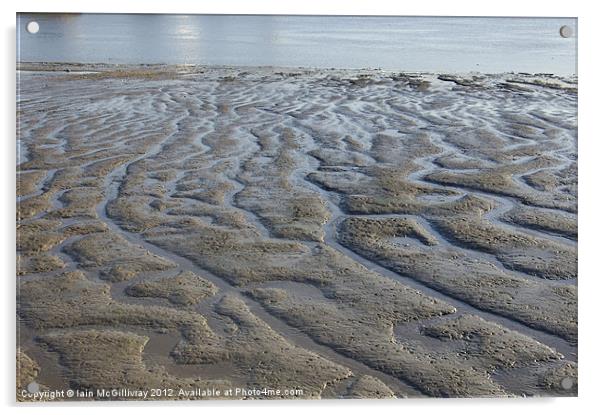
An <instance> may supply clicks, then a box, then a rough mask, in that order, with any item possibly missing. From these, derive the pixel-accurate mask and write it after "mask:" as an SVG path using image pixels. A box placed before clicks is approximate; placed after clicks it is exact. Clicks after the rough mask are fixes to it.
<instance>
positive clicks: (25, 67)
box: [16, 62, 578, 84]
mask: <svg viewBox="0 0 602 415" xmlns="http://www.w3.org/2000/svg"><path fill="white" fill-rule="evenodd" d="M16 69H17V71H32V72H67V73H69V72H111V71H139V70H141V69H144V70H148V71H156V72H165V73H169V72H174V74H177V73H180V74H186V73H194V72H195V71H198V70H234V71H236V70H238V71H261V72H277V71H304V72H312V73H316V72H325V73H349V74H353V73H362V72H365V73H381V74H404V75H435V76H436V75H447V74H449V75H455V76H467V75H470V76H486V77H499V76H507V75H514V76H528V77H542V78H550V79H556V80H561V81H563V82H566V83H569V84H576V83H577V79H578V76H577V75H576V74H573V75H558V74H554V73H544V72H538V73H530V72H522V71H510V72H495V73H489V72H478V71H469V72H454V71H438V72H433V71H407V70H403V69H398V70H393V69H381V68H321V67H310V66H307V67H305V66H277V65H259V66H245V65H203V64H171V63H169V64H168V63H139V64H129V63H123V64H120V63H102V62H98V63H74V62H17V63H16Z"/></svg>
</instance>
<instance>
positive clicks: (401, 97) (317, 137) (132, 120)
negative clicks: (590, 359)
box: [17, 64, 578, 398]
mask: <svg viewBox="0 0 602 415" xmlns="http://www.w3.org/2000/svg"><path fill="white" fill-rule="evenodd" d="M19 69H20V71H19V76H20V86H21V90H20V95H19V97H18V137H19V139H20V148H21V149H22V150H23V153H22V156H23V157H22V158H21V160H20V161H21V163H20V164H19V166H18V172H17V174H18V178H17V200H18V217H17V236H18V241H17V250H18V261H19V263H18V276H17V278H18V282H17V284H18V304H19V306H18V310H17V311H18V315H19V319H20V320H19V321H20V323H19V327H20V328H21V330H20V333H19V335H20V339H19V340H20V343H19V344H20V345H21V348H20V353H21V354H20V356H21V357H20V358H19V359H18V361H19V365H20V366H19V367H21V368H22V370H20V372H19V377H18V380H17V381H18V382H17V383H18V386H19V387H23V385H27V384H28V383H29V382H31V381H32V380H34V379H35V380H36V381H37V382H38V383H39V384H41V385H42V388H57V387H67V386H68V387H71V388H75V389H97V388H131V389H148V388H175V389H179V388H182V389H191V388H209V387H211V388H213V387H215V388H229V387H234V388H236V387H241V388H264V387H266V388H280V389H289V390H291V389H302V390H303V395H302V396H300V397H303V398H361V397H375V398H386V397H393V396H396V397H416V396H420V397H427V396H432V397H464V396H511V395H519V396H521V395H527V396H531V395H575V394H576V393H577V287H576V286H577V234H578V233H577V226H576V223H577V141H576V140H577V138H576V134H577V124H576V117H577V83H576V79H569V78H561V77H556V76H551V75H527V74H501V75H466V76H458V75H443V74H401V73H392V72H385V71H378V70H361V71H359V70H353V71H352V70H309V69H291V68H234V67H200V66H156V65H155V66H120V67H114V66H110V65H66V64H21V65H20V68H19ZM567 378H570V380H571V382H570V387H569V388H563V387H562V381H563V379H567ZM564 384H565V385H568V384H569V382H564ZM169 398H174V397H169Z"/></svg>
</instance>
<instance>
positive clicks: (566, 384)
mask: <svg viewBox="0 0 602 415" xmlns="http://www.w3.org/2000/svg"><path fill="white" fill-rule="evenodd" d="M573 384H574V381H573V379H571V378H564V379H562V381H560V386H562V389H566V390H569V389H571V388H572V387H573Z"/></svg>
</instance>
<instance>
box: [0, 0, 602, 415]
mask: <svg viewBox="0 0 602 415" xmlns="http://www.w3.org/2000/svg"><path fill="white" fill-rule="evenodd" d="M592 4H593V2H576V1H539V2H527V1H524V0H505V1H504V0H501V1H497V2H485V1H469V0H449V1H432V0H419V1H414V2H403V1H395V2H394V1H384V0H360V1H353V0H346V1H345V0H322V1H315V2H309V1H308V0H306V1H299V0H297V1H291V0H289V1H277V0H221V1H210V2H193V1H183V0H163V1H152V0H147V1H144V2H134V1H129V2H128V1H123V0H121V1H119V0H103V1H102V2H88V3H84V2H81V1H80V2H77V1H68V0H53V1H41V0H39V1H33V0H21V1H18V2H17V1H14V2H13V4H9V3H8V2H7V1H6V0H5V1H4V2H2V6H1V7H2V14H1V15H0V16H1V17H0V18H1V19H2V30H3V32H2V33H3V35H4V36H3V42H2V51H3V53H2V55H1V57H2V62H3V64H2V65H1V66H2V72H3V73H2V75H3V76H2V78H0V79H1V81H2V87H3V88H2V91H3V100H2V108H1V110H0V116H1V117H2V124H1V125H2V126H3V132H4V134H3V136H2V139H1V142H2V152H1V155H2V157H3V159H2V163H1V164H2V166H1V167H0V172H1V173H0V174H2V180H0V189H1V192H2V195H3V199H2V200H3V201H5V203H0V209H1V210H2V217H3V219H4V228H3V229H2V230H3V232H2V236H3V237H2V239H1V240H2V246H1V249H0V252H1V253H2V262H1V263H2V264H3V266H4V271H5V272H4V273H3V274H2V277H3V282H4V287H3V288H4V291H3V294H4V300H5V301H4V302H3V304H2V311H3V317H4V319H3V323H4V325H3V327H4V328H5V334H4V336H2V339H4V341H2V342H1V343H2V352H3V353H2V358H3V359H2V374H1V375H0V376H1V377H0V381H1V387H0V394H1V396H2V403H3V405H4V406H6V407H7V408H6V409H7V410H8V412H9V413H12V412H13V411H15V412H16V411H17V410H18V411H19V413H34V412H35V413H38V412H40V411H44V410H47V409H50V408H51V409H50V410H51V411H52V412H55V411H56V412H58V411H60V413H66V414H71V413H78V414H79V413H81V412H82V408H81V407H80V406H77V405H71V404H69V405H66V404H62V405H60V406H59V405H55V404H53V405H51V406H47V407H39V406H28V405H22V406H19V407H16V406H15V404H14V403H13V402H14V374H15V372H14V370H15V369H14V366H15V359H14V354H13V353H14V339H15V322H14V321H15V317H14V310H15V299H14V292H15V291H14V290H15V280H14V278H15V277H14V276H15V264H14V263H13V259H14V249H15V241H14V238H15V229H14V223H15V222H14V220H15V219H14V218H15V203H14V197H15V196H14V195H15V192H14V181H15V180H14V176H15V170H14V166H15V13H16V12H17V11H20V12H98V13H109V12H110V13H188V14H192V13H214V14H220V13H223V14H338V15H365V14H370V15H447V16H563V17H578V18H579V158H580V159H579V233H580V234H579V271H580V272H579V280H580V282H579V295H580V299H579V326H580V333H579V340H580V343H579V398H567V399H507V400H499V399H490V400H487V399H485V400H484V399H476V400H468V399H454V400H410V401H387V402H375V401H328V402H325V401H321V402H315V401H314V402H308V401H305V402H286V403H282V402H267V403H266V402H227V403H223V402H221V403H215V402H204V403H177V404H169V403H146V404H145V403H127V404H119V403H107V404H95V405H93V406H87V407H86V409H85V411H86V412H85V413H86V414H96V413H105V412H106V411H107V410H109V411H111V412H115V413H126V411H127V412H131V411H132V410H136V411H144V412H145V413H148V414H158V413H163V412H165V411H166V410H167V408H168V407H169V408H171V407H174V406H175V407H174V411H177V412H178V414H179V413H183V412H185V413H203V412H205V413H217V412H219V413H220V414H222V413H230V412H232V413H244V414H245V415H252V414H262V415H265V414H266V413H281V412H283V411H286V412H287V415H288V414H301V413H305V412H307V411H312V412H314V411H320V412H322V411H337V412H338V411H341V412H342V411H345V412H349V413H350V414H353V413H363V412H365V411H366V410H370V409H371V408H372V407H373V408H374V410H376V411H378V412H379V413H380V412H382V413H397V414H398V413H407V414H414V413H445V414H446V415H448V414H456V413H458V414H463V415H465V414H470V413H479V414H480V415H483V413H484V412H486V415H489V414H507V413H508V412H516V411H518V412H519V413H521V412H523V411H524V412H526V411H545V412H547V413H550V414H563V415H566V414H570V413H576V412H580V411H586V410H588V409H589V408H591V407H593V406H594V405H595V404H596V403H597V399H596V398H597V397H598V391H597V386H598V385H601V384H602V382H601V381H600V376H599V373H600V363H599V360H600V358H599V357H598V356H599V354H600V352H599V350H598V349H599V348H600V345H601V343H600V340H601V336H600V322H599V319H598V315H600V313H601V312H600V310H599V307H598V304H599V303H600V299H599V296H600V295H601V294H602V290H601V287H600V280H601V279H602V275H599V273H598V272H597V271H598V268H599V264H598V263H597V262H596V259H597V257H599V256H601V255H602V252H600V245H602V243H601V242H600V237H601V234H600V226H599V220H598V218H599V214H598V210H600V209H601V208H602V204H601V203H602V197H601V196H600V190H599V189H600V188H601V186H600V184H599V183H598V178H602V173H601V169H600V167H599V166H601V165H602V159H601V157H602V146H601V144H600V143H601V142H602V124H601V122H600V120H602V114H600V111H601V108H602V105H601V104H600V101H601V99H602V95H601V91H600V89H601V88H600V82H601V81H600V79H599V76H598V73H599V72H600V68H601V66H600V63H601V62H600V54H599V53H597V52H596V51H597V50H599V49H600V46H599V44H598V43H599V40H600V39H602V34H601V33H600V32H601V31H600V26H602V21H601V20H600V19H601V17H602V16H600V14H599V13H596V10H595V7H594V6H593V5H592ZM11 201H12V202H11ZM134 408H135V409H134Z"/></svg>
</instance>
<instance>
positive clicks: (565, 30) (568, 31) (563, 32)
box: [560, 25, 573, 38]
mask: <svg viewBox="0 0 602 415" xmlns="http://www.w3.org/2000/svg"><path fill="white" fill-rule="evenodd" d="M560 36H562V37H563V38H567V37H571V36H573V28H572V27H571V26H567V25H564V26H562V27H561V28H560Z"/></svg>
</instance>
